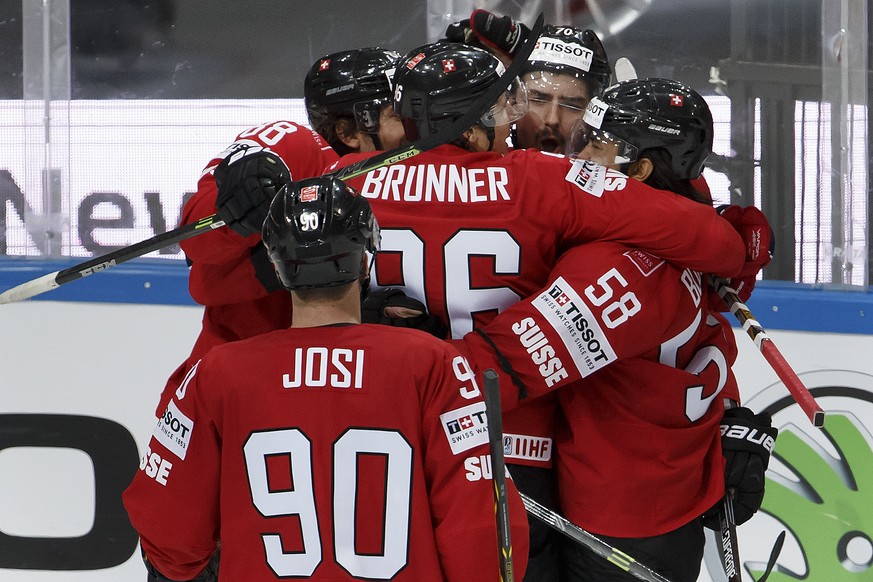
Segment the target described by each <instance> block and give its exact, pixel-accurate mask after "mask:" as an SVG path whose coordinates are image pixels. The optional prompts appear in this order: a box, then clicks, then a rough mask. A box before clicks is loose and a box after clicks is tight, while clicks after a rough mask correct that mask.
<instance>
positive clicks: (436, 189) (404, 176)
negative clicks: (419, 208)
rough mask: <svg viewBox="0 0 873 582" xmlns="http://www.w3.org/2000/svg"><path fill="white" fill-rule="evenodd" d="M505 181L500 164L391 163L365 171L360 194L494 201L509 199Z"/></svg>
mask: <svg viewBox="0 0 873 582" xmlns="http://www.w3.org/2000/svg"><path fill="white" fill-rule="evenodd" d="M508 183H509V175H508V174H507V171H506V168H502V167H486V168H462V167H460V166H455V165H453V164H441V165H435V164H418V165H409V166H403V165H394V166H387V167H382V168H379V169H377V170H373V171H372V172H370V173H369V174H367V176H366V178H365V179H364V183H363V185H362V186H361V194H362V195H363V196H364V197H365V198H379V199H382V200H396V201H398V202H399V201H403V202H450V203H454V202H460V203H474V202H498V201H504V200H509V199H510V196H509V191H508V190H507V184H508Z"/></svg>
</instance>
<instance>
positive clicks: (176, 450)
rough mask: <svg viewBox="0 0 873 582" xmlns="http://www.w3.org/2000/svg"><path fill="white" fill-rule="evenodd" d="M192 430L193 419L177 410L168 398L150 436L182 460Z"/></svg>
mask: <svg viewBox="0 0 873 582" xmlns="http://www.w3.org/2000/svg"><path fill="white" fill-rule="evenodd" d="M193 432H194V421H193V420H191V419H190V418H188V417H187V416H185V414H184V413H183V412H182V411H181V410H179V407H178V406H176V402H175V401H173V400H170V403H169V404H167V409H166V410H165V411H164V414H163V416H161V418H159V419H158V424H157V426H155V432H154V433H153V434H152V436H154V437H155V440H157V441H158V442H159V443H161V444H162V445H164V446H165V447H167V450H168V451H170V452H171V453H173V454H174V455H176V456H177V457H179V458H180V459H182V460H184V459H185V454H186V453H187V452H188V443H190V442H191V433H193Z"/></svg>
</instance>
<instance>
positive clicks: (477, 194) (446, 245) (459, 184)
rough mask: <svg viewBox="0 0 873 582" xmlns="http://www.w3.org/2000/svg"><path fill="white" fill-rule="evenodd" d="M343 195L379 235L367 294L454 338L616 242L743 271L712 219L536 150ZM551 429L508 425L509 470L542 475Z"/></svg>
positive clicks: (406, 170) (423, 163)
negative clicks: (372, 220) (396, 290)
mask: <svg viewBox="0 0 873 582" xmlns="http://www.w3.org/2000/svg"><path fill="white" fill-rule="evenodd" d="M367 155H368V154H352V155H349V156H344V157H343V158H342V159H341V160H340V162H339V164H338V165H347V164H351V163H353V162H356V161H359V160H361V159H363V158H365V157H367ZM332 169H335V168H332ZM348 183H349V184H351V185H352V186H354V187H356V188H357V189H358V190H360V191H361V193H362V194H363V195H364V196H365V197H366V198H368V199H369V200H370V203H371V204H372V206H373V210H374V212H375V215H376V218H377V220H378V221H379V225H380V226H381V228H382V249H381V252H380V253H379V254H378V255H377V258H376V265H375V269H374V274H373V283H374V285H375V286H376V287H401V286H402V287H405V288H406V291H407V293H408V294H409V295H411V296H413V297H415V298H416V299H419V300H421V301H423V302H424V303H425V305H426V306H427V308H428V310H429V312H430V313H432V314H434V315H436V316H438V317H440V318H441V319H443V320H444V321H446V322H447V323H448V325H449V327H450V329H451V335H452V337H455V338H460V337H462V336H463V335H464V334H465V333H467V332H469V331H471V330H472V329H474V328H476V327H482V326H483V325H485V324H486V323H487V322H488V321H490V319H491V318H492V317H494V315H496V314H497V313H498V312H499V311H502V310H503V309H506V308H507V307H508V306H510V305H512V304H513V303H515V302H517V301H519V300H520V299H522V298H524V297H527V296H529V295H530V294H531V293H533V292H534V291H536V290H538V289H539V288H540V287H542V286H543V285H544V284H545V283H546V279H547V276H548V273H549V271H550V269H551V268H552V266H553V265H554V264H555V260H556V259H557V257H558V256H559V255H560V254H561V253H562V252H564V251H565V250H567V249H568V248H570V247H572V246H574V245H577V244H580V243H584V242H588V241H592V240H598V239H605V240H616V241H624V242H627V243H629V244H633V245H634V246H638V247H640V248H645V249H648V250H650V251H652V252H654V253H656V254H658V255H660V256H662V257H665V258H668V259H670V260H675V261H677V262H678V263H680V264H683V265H685V266H689V267H693V268H697V269H702V270H706V271H710V272H716V273H722V272H729V273H737V272H739V270H740V268H741V267H742V264H743V261H744V259H745V251H744V249H743V244H742V241H741V239H740V236H739V235H738V234H737V233H736V231H735V230H734V229H733V227H731V226H730V224H728V223H727V222H726V221H724V220H723V219H721V218H719V217H718V216H717V215H716V213H715V211H714V210H713V209H712V208H709V207H707V206H705V205H703V204H699V203H696V202H692V201H690V200H687V199H685V198H682V197H680V196H678V195H676V194H673V193H670V192H664V191H660V190H654V189H652V188H651V187H649V186H647V185H645V184H643V183H642V182H639V181H636V180H632V179H630V178H628V177H627V176H625V175H624V174H621V173H619V172H616V171H613V170H608V169H606V168H605V167H603V166H600V165H598V164H595V163H593V162H590V161H585V160H576V161H575V162H571V161H570V160H568V159H567V158H566V157H564V156H557V155H553V154H547V153H542V152H538V151H535V150H516V151H513V152H511V153H509V154H508V155H506V156H500V155H498V154H495V153H493V152H485V153H471V152H468V151H466V150H463V149H461V148H459V147H457V146H454V145H444V146H440V147H437V148H435V149H433V150H430V151H427V152H424V153H422V154H419V155H417V156H415V157H413V158H409V159H407V160H405V161H403V162H400V163H398V164H395V165H392V166H389V167H383V168H379V169H377V170H374V171H372V172H370V173H368V174H366V175H364V176H360V177H357V178H354V179H351V180H349V181H348ZM550 422H551V414H550V410H549V408H548V407H547V406H543V403H540V404H538V405H537V407H536V408H535V409H529V410H527V411H525V412H523V411H521V410H520V411H519V412H516V413H514V414H512V415H507V417H506V419H505V421H504V431H505V433H506V434H507V435H510V438H511V439H512V451H511V452H508V453H507V459H508V461H509V462H519V463H523V464H530V465H540V466H548V465H549V464H550V463H549V461H550V458H549V453H550V450H551V447H550V441H548V439H549V438H550V435H551V427H550ZM530 451H533V452H534V453H535V454H528V453H529V452H530Z"/></svg>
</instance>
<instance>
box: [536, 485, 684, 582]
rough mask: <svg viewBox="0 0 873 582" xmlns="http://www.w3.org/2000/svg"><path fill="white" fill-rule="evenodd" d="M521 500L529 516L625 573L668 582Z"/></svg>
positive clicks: (539, 506)
mask: <svg viewBox="0 0 873 582" xmlns="http://www.w3.org/2000/svg"><path fill="white" fill-rule="evenodd" d="M521 500H522V501H524V507H525V509H527V512H528V513H529V514H531V515H532V516H534V517H535V518H537V519H539V520H540V521H542V522H543V523H545V524H546V525H548V526H549V527H551V528H552V529H555V530H557V531H559V532H561V533H562V534H564V535H565V536H567V537H568V538H570V539H571V540H573V541H575V542H577V543H580V544H582V545H583V546H585V547H586V548H588V549H589V550H591V551H592V552H594V553H595V554H597V555H598V556H600V557H602V558H605V559H606V560H607V561H609V562H612V563H613V564H615V565H616V566H618V567H619V568H621V569H622V570H624V571H625V572H628V573H629V574H632V575H634V576H636V577H637V578H639V579H640V580H646V581H647V582H670V580H669V579H668V578H665V577H664V576H661V575H660V574H658V573H657V572H655V571H654V570H652V569H651V568H649V567H647V566H645V565H643V564H640V563H639V562H637V561H636V560H634V559H633V558H632V557H630V556H628V555H627V554H625V553H624V552H622V551H621V550H619V549H618V548H614V547H612V546H610V545H609V544H608V543H606V542H604V541H603V540H601V539H600V538H598V537H597V536H595V535H594V534H592V533H589V532H587V531H585V530H584V529H582V528H581V527H579V526H578V525H576V524H575V523H573V522H572V521H570V520H568V519H567V518H566V517H564V516H563V515H560V514H558V513H555V512H554V511H552V510H551V509H549V508H548V507H546V506H544V505H542V504H540V503H537V502H536V501H534V500H533V499H531V498H530V497H528V496H527V495H525V494H524V493H521Z"/></svg>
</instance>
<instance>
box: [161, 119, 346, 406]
mask: <svg viewBox="0 0 873 582" xmlns="http://www.w3.org/2000/svg"><path fill="white" fill-rule="evenodd" d="M234 143H251V144H254V145H260V146H262V147H266V148H269V149H270V150H271V151H273V152H275V153H276V154H278V155H279V157H281V158H282V159H283V160H284V161H285V163H286V164H287V165H288V169H289V170H290V172H291V177H292V179H294V180H302V179H304V178H311V177H313V176H319V175H321V170H322V169H323V168H324V167H325V166H326V165H328V164H331V163H333V162H334V161H335V160H336V159H337V155H336V153H334V151H333V150H332V149H331V148H330V146H328V145H327V143H325V142H324V140H322V138H321V136H319V135H318V134H317V133H315V132H313V131H311V130H310V129H308V128H306V127H304V126H302V125H298V124H296V123H294V122H291V121H275V122H271V123H265V124H263V125H259V126H257V127H253V128H251V129H248V130H246V131H243V132H242V133H240V134H239V135H238V136H237V138H236V140H235V142H234ZM231 147H233V146H231ZM228 149H230V148H228ZM224 156H225V153H224V152H222V153H221V154H219V155H218V156H216V157H215V158H214V159H212V160H211V161H210V162H209V164H207V166H206V168H205V169H204V170H203V174H202V175H201V176H200V180H199V181H198V183H197V192H196V193H195V194H194V196H192V197H191V199H190V200H189V201H188V202H187V203H186V204H185V207H184V208H183V211H182V220H181V223H182V224H183V225H184V224H189V223H191V222H196V221H197V220H200V219H201V218H204V217H206V216H210V215H212V214H215V199H216V196H217V195H218V189H217V188H216V186H215V179H214V178H213V176H212V172H213V170H214V169H215V167H216V166H217V165H218V164H219V163H220V162H221V160H222V159H224ZM180 246H181V247H182V250H183V251H185V256H186V257H187V258H188V261H189V262H190V263H191V272H190V275H189V277H188V289H189V291H190V293H191V297H193V298H194V300H195V301H196V302H197V303H200V304H201V305H204V306H205V309H204V310H203V327H202V329H201V331H200V335H199V336H198V338H197V340H196V342H195V344H194V347H193V349H192V350H191V354H190V355H189V356H188V358H187V359H186V360H185V361H184V362H183V363H182V364H181V365H180V366H179V367H178V368H177V369H176V371H175V372H173V374H172V376H171V377H170V379H169V380H168V382H167V387H166V389H165V393H164V394H163V395H162V397H161V400H160V402H159V404H158V407H157V410H156V413H157V414H158V415H160V414H161V413H162V412H163V411H164V408H165V407H166V404H167V401H168V400H169V395H168V392H171V391H172V390H175V388H176V386H178V385H179V383H180V382H181V381H182V378H184V377H185V374H186V373H187V371H188V370H189V369H190V368H191V365H192V364H193V363H194V362H196V361H197V360H198V359H200V357H201V356H203V354H205V353H206V351H207V350H209V348H211V347H212V346H215V345H218V344H221V343H225V342H229V341H235V340H239V339H245V338H249V337H252V336H255V335H258V334H260V333H264V332H268V331H273V330H276V329H285V328H287V327H288V326H289V325H291V298H290V296H289V295H288V292H287V291H285V290H284V289H282V288H281V287H279V284H278V281H277V280H276V276H275V274H274V272H273V268H272V265H271V264H270V262H269V259H268V258H267V255H266V251H265V249H264V248H263V245H262V244H261V237H260V236H259V235H257V234H253V235H251V236H249V237H242V236H240V235H239V234H237V233H235V232H234V231H232V230H231V229H229V228H219V229H216V230H213V231H210V232H207V233H204V234H202V235H200V236H196V237H193V238H189V239H187V240H185V241H182V242H181V243H180ZM256 265H257V267H256ZM268 288H269V289H271V290H269V291H268Z"/></svg>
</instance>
